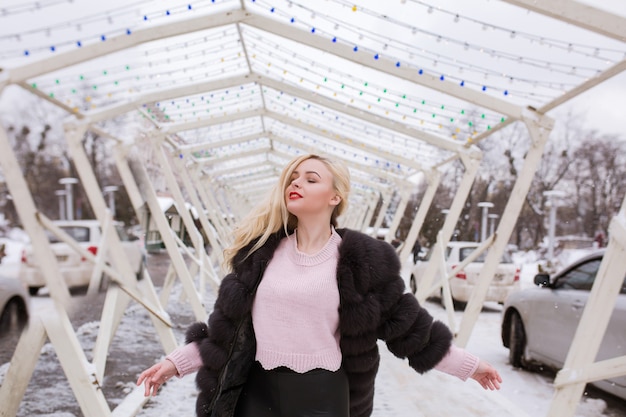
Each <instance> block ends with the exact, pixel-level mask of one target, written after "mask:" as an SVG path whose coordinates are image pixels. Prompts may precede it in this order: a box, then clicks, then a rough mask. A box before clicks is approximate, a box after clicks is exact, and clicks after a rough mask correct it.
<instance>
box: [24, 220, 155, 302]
mask: <svg viewBox="0 0 626 417" xmlns="http://www.w3.org/2000/svg"><path fill="white" fill-rule="evenodd" d="M54 223H55V225H56V226H58V227H59V228H61V229H62V230H63V231H64V232H65V233H67V234H68V235H70V236H71V237H72V238H73V239H74V240H76V242H77V243H78V244H79V245H80V246H82V247H84V248H86V249H87V250H88V251H89V252H91V253H93V254H94V255H97V253H98V250H99V246H100V244H101V242H100V241H101V239H102V230H101V229H100V223H99V222H98V221H97V220H58V221H55V222H54ZM115 228H116V230H117V233H118V236H119V237H120V240H121V241H122V245H123V247H124V253H126V255H127V256H128V259H129V261H130V264H131V266H132V267H133V271H135V273H136V274H137V278H138V279H140V278H141V275H142V273H143V265H144V261H145V251H144V249H143V248H142V247H141V246H140V244H139V243H138V242H137V240H133V239H131V237H130V236H129V235H128V234H127V233H126V231H125V230H124V228H123V226H122V224H121V223H117V222H116V223H115ZM46 233H47V234H48V238H49V240H50V246H51V248H52V251H53V252H54V254H55V255H56V258H57V262H58V264H59V269H60V270H61V274H62V275H63V278H64V279H65V282H66V284H67V286H68V288H76V287H85V286H87V285H89V281H90V280H91V274H92V272H93V268H94V266H95V265H94V263H93V262H91V261H89V260H87V259H86V258H84V257H83V256H81V255H80V254H78V252H76V251H75V250H74V249H73V248H72V247H71V246H69V245H68V244H66V243H65V242H61V241H59V239H58V238H57V237H56V236H54V235H53V234H52V233H51V232H46ZM107 255H108V254H107ZM19 277H20V279H21V280H22V282H23V283H24V284H25V285H26V286H27V287H28V291H29V293H30V295H35V294H37V292H38V291H39V289H40V288H42V287H44V286H45V285H46V282H45V280H44V277H43V274H42V272H41V269H40V268H39V266H38V265H37V260H36V259H35V256H34V253H33V250H32V247H31V246H30V245H27V246H26V247H25V248H24V250H23V252H22V265H21V268H20V272H19Z"/></svg>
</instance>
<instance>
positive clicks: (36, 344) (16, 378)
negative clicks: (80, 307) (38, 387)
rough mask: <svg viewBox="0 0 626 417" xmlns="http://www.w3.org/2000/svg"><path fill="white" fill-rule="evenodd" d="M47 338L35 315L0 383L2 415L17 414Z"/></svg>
mask: <svg viewBox="0 0 626 417" xmlns="http://www.w3.org/2000/svg"><path fill="white" fill-rule="evenodd" d="M46 338H47V336H46V329H44V327H43V323H42V322H41V320H39V317H38V316H33V317H32V318H31V319H30V320H29V323H28V327H27V328H26V329H25V330H24V332H23V333H22V335H21V336H20V340H19V342H18V343H17V346H16V347H15V353H14V354H13V357H12V358H11V363H10V364H9V369H7V371H6V374H5V376H4V380H3V381H2V385H0V404H2V407H0V417H14V416H16V415H17V411H18V409H19V406H20V403H21V402H22V399H23V398H24V393H25V392H26V388H28V383H29V382H30V379H31V377H32V375H33V371H34V370H35V366H36V365H37V361H38V360H39V355H40V354H41V348H42V347H43V345H44V343H46Z"/></svg>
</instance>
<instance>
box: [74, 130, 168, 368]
mask: <svg viewBox="0 0 626 417" xmlns="http://www.w3.org/2000/svg"><path fill="white" fill-rule="evenodd" d="M64 127H65V134H66V141H67V144H68V149H69V151H70V154H71V155H72V158H73V160H74V164H75V166H76V170H77V171H78V174H79V176H80V179H81V182H82V185H83V189H84V190H85V193H86V194H87V197H88V199H89V202H90V204H91V207H92V208H93V210H94V213H95V215H96V217H97V218H98V220H99V221H100V223H101V224H104V223H106V221H105V219H106V218H107V217H108V216H109V210H108V206H107V203H106V201H105V199H104V196H103V194H102V191H101V190H100V187H99V185H98V181H97V180H96V177H95V174H94V172H93V169H92V168H91V165H90V162H89V158H88V157H87V155H86V153H85V149H84V148H83V145H82V143H81V137H82V135H83V134H84V132H85V131H86V130H87V125H86V124H78V123H66V124H65V126H64ZM112 227H113V226H112V225H111V226H110V228H112ZM107 237H108V240H107V241H106V242H105V244H106V245H107V247H108V250H109V253H110V255H111V262H112V264H113V266H114V267H115V271H117V272H118V273H119V274H118V275H119V277H118V280H119V282H120V284H121V285H122V286H123V287H124V288H126V289H127V291H129V292H130V293H132V294H134V296H135V297H139V300H140V301H141V302H142V304H143V305H144V306H147V305H152V306H156V311H163V308H162V307H161V305H160V303H159V299H158V296H157V294H156V292H155V291H149V290H150V288H151V287H149V286H148V287H146V286H144V287H141V288H140V287H138V285H137V279H136V276H135V271H133V268H132V266H131V265H130V261H129V259H128V257H127V256H126V254H125V252H124V249H123V247H122V244H121V241H120V238H119V236H118V235H117V233H116V232H115V231H112V232H111V233H109V234H108V236H107ZM146 289H147V290H148V291H147V292H145V290H146ZM142 290H144V291H142ZM130 293H129V295H130ZM120 297H122V296H121V295H120V293H119V292H117V291H112V292H109V291H107V298H112V300H110V301H109V302H105V305H106V306H107V307H108V308H113V309H115V312H114V313H111V312H106V311H103V313H102V314H103V316H106V317H112V318H114V320H105V321H103V322H101V324H100V330H99V332H98V339H101V338H102V339H103V340H97V341H96V344H97V346H98V347H99V348H102V347H104V346H106V347H107V349H106V350H108V346H109V345H110V342H111V340H112V335H113V334H115V331H116V329H117V327H118V326H119V323H120V321H121V318H122V316H123V311H125V309H126V307H127V306H128V300H127V299H126V298H124V297H122V298H120ZM107 301H108V300H107ZM148 312H150V313H153V314H150V320H151V321H152V323H153V325H154V327H155V330H156V331H157V334H158V335H159V340H160V342H161V344H162V346H163V348H164V349H165V351H166V352H170V351H172V350H173V349H175V348H176V347H177V346H178V342H177V341H176V337H175V336H174V332H173V331H172V328H171V326H170V324H169V323H166V322H164V321H162V320H161V319H160V318H159V317H157V316H156V315H155V314H154V312H155V310H154V309H148ZM98 353H99V354H100V355H104V356H107V355H106V354H105V353H104V352H102V351H99V352H98ZM101 363H102V362H101ZM103 363H106V361H104V362H103ZM98 372H99V373H100V374H102V373H103V370H101V369H100V370H98Z"/></svg>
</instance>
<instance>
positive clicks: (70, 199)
mask: <svg viewBox="0 0 626 417" xmlns="http://www.w3.org/2000/svg"><path fill="white" fill-rule="evenodd" d="M77 183H78V180H77V179H76V178H72V177H66V178H61V179H60V180H59V184H61V185H65V210H66V212H67V214H66V216H65V218H66V220H74V196H73V191H72V185H73V184H77Z"/></svg>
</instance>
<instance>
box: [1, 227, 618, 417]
mask: <svg viewBox="0 0 626 417" xmlns="http://www.w3.org/2000/svg"><path fill="white" fill-rule="evenodd" d="M3 241H5V242H6V243H7V249H8V251H7V252H8V256H7V258H5V259H4V260H3V262H2V264H1V265H0V273H1V274H5V275H13V274H14V273H15V271H16V270H17V267H18V265H19V256H20V255H19V254H20V252H21V249H19V246H20V245H21V244H22V243H20V242H15V241H11V240H7V239H4V240H3ZM577 256H578V255H577ZM516 260H518V261H520V262H521V263H522V276H521V280H522V288H525V287H528V286H532V285H533V284H532V279H533V276H534V275H535V273H536V272H537V260H536V259H535V255H534V254H532V253H531V254H517V255H516ZM16 264H17V265H16ZM177 287H178V286H177ZM175 291H180V288H175ZM209 291H210V289H209ZM210 297H212V295H210ZM176 298H177V297H176V295H173V296H172V299H176ZM33 301H34V303H33V306H32V307H33V309H34V310H35V311H36V310H37V308H38V306H42V305H43V304H46V303H49V299H47V298H45V297H36V298H33ZM212 304H213V302H212V301H208V300H207V305H212ZM172 306H174V308H180V309H184V308H186V309H188V308H189V307H188V306H187V305H186V304H185V303H183V302H181V303H172V304H171V305H169V306H168V308H171V307H172ZM426 307H427V308H428V310H429V311H430V312H431V314H432V315H433V316H434V317H436V318H438V319H440V320H442V321H444V322H446V321H447V316H446V313H445V311H444V310H443V309H442V308H441V307H440V306H439V305H438V304H437V303H432V302H427V303H426ZM130 310H131V312H130V313H129V312H128V311H127V313H126V314H125V316H124V318H123V320H122V323H121V325H120V330H119V332H121V333H122V334H123V335H124V336H123V339H124V344H125V345H126V348H128V351H129V352H138V351H141V350H145V349H146V345H145V344H146V341H145V339H141V340H139V341H135V340H134V339H133V335H134V334H135V333H136V329H142V328H145V327H146V326H147V325H146V315H145V314H139V313H140V310H141V309H140V308H139V307H138V306H137V305H134V306H133V307H131V309H130ZM500 314H501V307H500V306H499V305H497V304H494V305H487V306H486V307H485V308H484V309H483V311H482V313H481V315H480V319H479V321H478V323H477V324H476V325H475V327H474V332H473V334H472V336H471V338H470V341H469V344H468V350H470V351H471V352H473V353H474V354H476V355H478V356H480V357H482V358H484V359H485V360H487V361H489V362H491V363H492V364H493V365H494V366H496V367H497V368H498V370H499V372H500V374H501V375H502V377H503V379H504V382H503V385H502V389H501V391H499V392H491V391H484V390H482V388H480V386H479V385H478V384H477V383H476V382H475V381H473V380H469V381H467V382H462V381H460V380H458V379H456V378H453V377H450V376H448V375H445V374H442V373H440V372H437V371H431V372H429V373H427V374H425V375H418V374H416V373H415V372H414V371H412V370H411V369H410V368H409V367H408V365H407V363H406V362H405V361H402V360H399V359H397V358H395V357H393V356H392V355H391V354H390V353H389V352H388V351H387V349H386V348H385V346H384V344H381V345H380V348H381V349H380V350H381V355H382V360H381V367H380V371H379V374H378V377H377V383H376V395H375V409H374V413H373V416H374V417H404V416H409V415H410V416H417V417H419V416H433V415H438V416H448V415H449V416H459V415H464V416H481V417H489V416H493V417H496V416H497V417H501V416H503V415H507V416H520V417H521V416H526V417H536V416H547V411H548V409H549V406H550V402H551V400H552V395H553V392H554V390H553V387H552V377H550V376H547V375H543V374H536V373H529V372H526V371H520V370H516V369H513V368H512V367H511V366H510V365H509V364H508V350H507V349H505V348H504V347H503V346H502V342H501V340H500ZM461 318H462V313H461V312H457V313H456V318H455V319H456V322H457V325H458V323H460V322H461ZM177 324H178V325H179V326H181V327H180V328H178V329H175V331H176V334H177V337H179V340H182V332H183V331H184V328H182V325H183V324H181V323H177ZM148 327H149V325H148ZM97 328H98V323H97V322H96V323H94V322H89V323H86V324H84V325H82V326H81V327H79V328H78V329H77V332H76V333H77V335H78V337H79V340H80V342H81V344H82V346H83V348H84V349H85V350H86V351H87V350H89V349H90V348H91V347H92V346H93V341H94V338H95V336H96V334H97ZM152 343H155V344H157V342H152ZM156 348H158V346H156ZM52 350H53V349H52V347H51V345H49V344H47V345H45V346H44V348H43V349H42V352H43V354H42V356H41V359H40V361H39V362H40V363H39V364H38V366H44V367H45V366H52V365H51V364H48V363H47V362H46V361H48V360H49V361H52V362H54V360H55V357H54V355H53V353H52V352H50V351H52ZM159 356H160V355H159V354H155V355H154V360H155V361H157V360H159ZM42 362H43V363H42ZM57 366H58V365H57ZM7 369H8V363H5V364H0V383H1V381H2V379H3V378H4V375H5V373H6V370H7ZM38 369H39V368H37V369H36V370H35V373H37V372H38ZM134 371H135V370H130V369H129V372H134ZM136 373H138V372H136ZM121 385H123V386H120V389H119V390H118V394H117V396H118V398H114V399H113V401H112V402H113V403H114V404H115V403H119V401H120V400H121V399H122V398H123V397H124V396H125V395H126V394H128V393H129V392H130V391H131V390H132V389H133V388H134V387H133V386H132V384H130V383H124V384H121ZM195 395H196V389H195V381H194V376H193V375H190V376H188V377H186V378H183V379H176V380H173V381H170V382H168V383H167V384H166V385H165V386H164V387H163V388H162V389H161V391H160V393H159V395H157V396H156V397H153V398H151V399H150V401H149V402H148V403H147V404H146V406H145V407H144V409H143V410H142V411H140V413H139V414H138V416H139V417H147V416H154V415H158V416H160V417H168V416H171V417H183V416H190V417H191V416H193V415H194V405H195ZM27 396H28V397H29V400H28V401H30V402H33V403H41V402H44V403H47V404H48V408H47V411H46V412H34V411H32V410H30V411H29V410H26V409H25V408H28V407H26V406H24V407H22V406H21V408H20V411H19V412H18V416H22V415H29V416H39V417H43V416H46V417H74V416H75V414H73V413H71V412H67V411H59V410H62V409H63V408H62V407H61V404H62V403H64V402H68V401H73V402H75V399H73V397H72V393H71V390H70V388H69V385H68V384H67V382H66V381H65V382H64V383H59V384H54V385H52V386H50V387H48V389H46V390H45V391H42V392H27ZM30 397H33V398H30ZM107 399H108V400H109V401H111V399H110V398H107ZM0 407H1V405H0ZM575 415H576V417H626V412H622V410H621V409H615V408H612V409H611V410H607V404H606V402H605V401H604V400H602V399H597V398H589V397H583V399H582V401H581V403H580V405H579V407H578V410H577V412H576V414H575Z"/></svg>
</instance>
